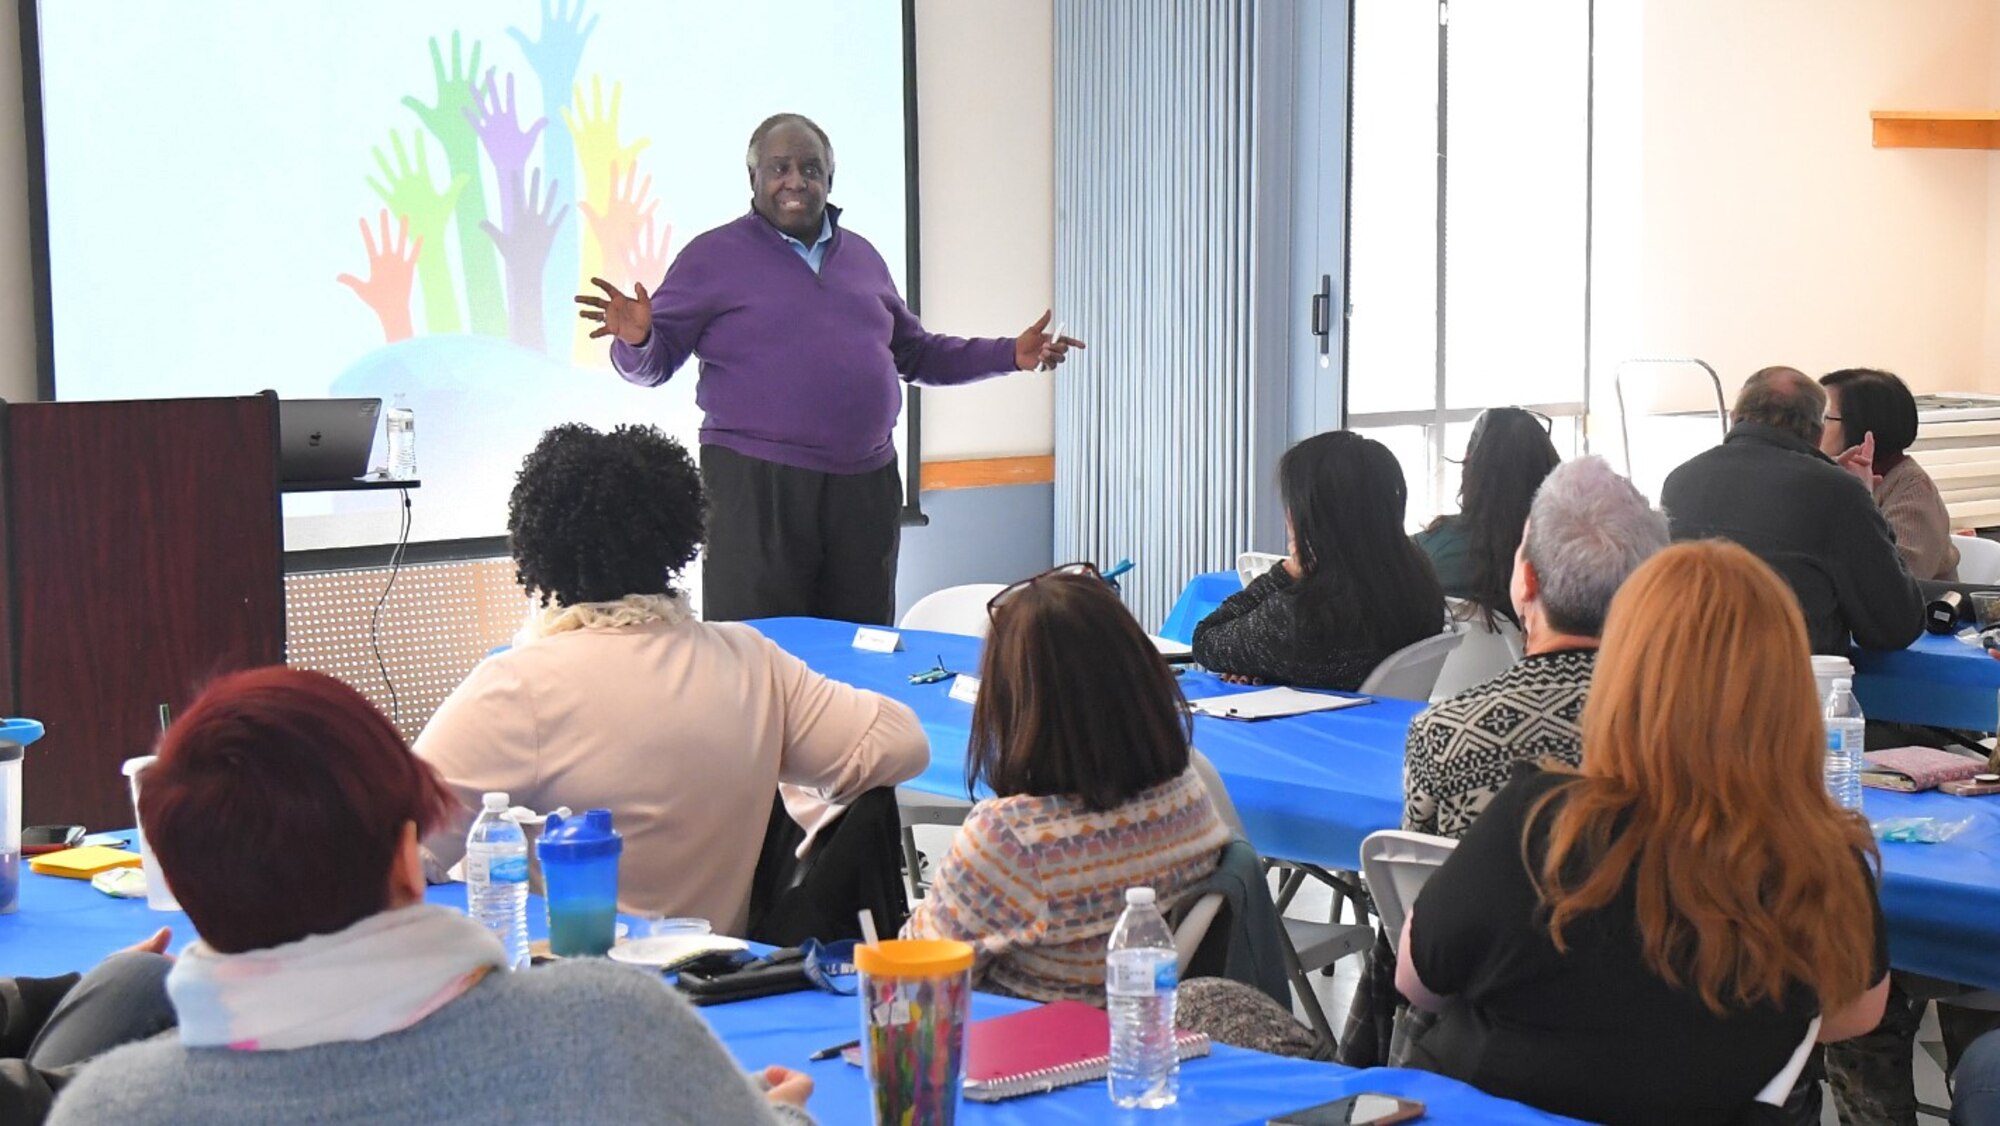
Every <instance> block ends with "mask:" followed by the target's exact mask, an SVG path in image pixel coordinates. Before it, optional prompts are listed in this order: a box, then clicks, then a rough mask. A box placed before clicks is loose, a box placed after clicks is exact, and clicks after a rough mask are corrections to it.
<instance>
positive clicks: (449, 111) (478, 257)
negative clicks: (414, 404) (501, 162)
mask: <svg viewBox="0 0 2000 1126" xmlns="http://www.w3.org/2000/svg"><path fill="white" fill-rule="evenodd" d="M431 73H432V75H433V76H434V77H435V78H436V79H437V104H436V105H426V104H424V103H423V102H421V101H419V100H417V98H416V96H415V95H410V96H408V97H405V98H404V99H403V104H404V105H406V106H408V107H410V110H411V111H412V112H414V113H415V114H416V115H417V117H418V119H420V120H421V121H422V122H423V123H424V127H425V128H426V129H429V130H430V131H431V135H432V136H434V137H436V138H437V139H438V144H439V146H440V147H442V148H443V149H444V159H445V164H446V166H447V167H449V168H450V169H451V175H452V178H453V179H454V180H463V181H465V185H466V190H465V191H463V192H462V193H461V194H460V195H459V197H458V206H457V210H458V258H459V263H460V264H461V265H462V266H463V268H464V270H465V303H466V307H467V310H468V311H469V312H470V314H471V317H472V331H474V332H477V333H481V334H483V335H486V336H505V335H507V309H506V304H505V300H504V298H503V296H502V290H501V282H500V263H499V260H498V259H497V258H496V257H495V256H494V253H493V244H492V243H491V242H490V241H488V240H487V239H486V238H484V237H482V234H481V232H480V229H479V225H480V224H481V223H484V222H485V221H486V191H485V188H484V186H483V182H482V180H481V177H480V174H479V133H478V130H476V129H474V128H473V125H472V120H471V118H470V117H469V116H468V111H471V110H474V109H475V108H476V107H477V105H478V96H477V92H476V91H475V90H474V89H473V77H474V76H475V75H477V74H478V73H479V43H478V42H477V41H476V40H475V41H474V42H473V44H472V58H471V61H470V65H467V64H466V63H465V60H464V59H463V57H462V56H461V55H460V53H459V33H458V32H456V31H454V32H452V33H451V68H450V69H449V70H446V69H445V65H444V52H443V50H442V48H441V47H440V46H439V44H438V41H437V38H436V37H435V36H433V37H432V38H431ZM437 245H439V247H440V248H442V245H443V244H441V243H440V244H437ZM426 296H428V294H427V295H426Z"/></svg>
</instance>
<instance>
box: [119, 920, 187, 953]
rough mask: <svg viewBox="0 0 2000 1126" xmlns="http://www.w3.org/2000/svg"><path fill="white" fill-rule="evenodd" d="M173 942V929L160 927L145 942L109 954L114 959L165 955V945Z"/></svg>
mask: <svg viewBox="0 0 2000 1126" xmlns="http://www.w3.org/2000/svg"><path fill="white" fill-rule="evenodd" d="M173 940H174V931H173V928H172V927H161V928H160V929H159V930H156V931H154V932H153V934H152V937H150V938H148V939H146V941H144V942H136V943H133V944H132V945H130V946H127V947H126V948H125V949H123V950H114V951H112V952H111V956H112V957H114V958H115V957H117V956H118V955H120V954H165V953H166V952H167V943H169V942H172V941H173Z"/></svg>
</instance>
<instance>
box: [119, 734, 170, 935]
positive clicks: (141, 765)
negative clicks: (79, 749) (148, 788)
mask: <svg viewBox="0 0 2000 1126" xmlns="http://www.w3.org/2000/svg"><path fill="white" fill-rule="evenodd" d="M156 757H157V756H154V755H140V756H139V757H138V758H128V759H126V760H125V767H124V770H125V781H126V783H127V784H128V785H129V786H130V788H131V790H132V824H133V825H134V826H135V827H136V829H137V831H138V834H139V867H140V870H142V871H144V872H145V873H146V906H148V907H151V908H152V909H153V910H155V911H178V910H180V909H181V905H180V901H179V900H176V899H175V898H174V892H173V889H172V888H170V887H168V886H167V877H166V873H164V872H161V871H160V862H159V861H157V860H155V859H153V844H152V842H151V841H149V840H147V839H146V827H145V826H144V825H143V824H140V821H139V786H140V782H141V778H142V776H143V775H144V774H145V771H146V768H147V767H149V766H152V765H153V762H154V760H155V758H156Z"/></svg>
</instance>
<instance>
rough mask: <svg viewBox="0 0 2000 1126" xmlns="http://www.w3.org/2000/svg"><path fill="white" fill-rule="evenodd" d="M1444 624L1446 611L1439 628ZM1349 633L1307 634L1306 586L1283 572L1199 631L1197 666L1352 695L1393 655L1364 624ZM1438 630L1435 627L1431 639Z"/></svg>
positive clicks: (1253, 586)
mask: <svg viewBox="0 0 2000 1126" xmlns="http://www.w3.org/2000/svg"><path fill="white" fill-rule="evenodd" d="M1368 609H1369V608H1367V607H1357V608H1356V610H1357V612H1358V613H1366V612H1367V611H1368ZM1443 621H1444V607H1443V606H1442V604H1440V605H1439V607H1438V622H1439V623H1440V624H1441V623H1442V622H1443ZM1348 626H1349V628H1346V629H1344V630H1342V631H1341V632H1340V633H1338V634H1327V633H1323V632H1321V631H1318V630H1313V629H1309V628H1307V627H1305V626H1304V625H1303V624H1302V623H1301V622H1300V621H1299V610H1298V582H1297V580H1295V579H1293V578H1292V576H1291V573H1290V572H1289V571H1287V570H1285V568H1284V567H1283V566H1282V565H1281V566H1277V567H1273V568H1271V569H1270V570H1269V571H1266V572H1265V573H1263V574H1261V575H1259V576H1257V577H1256V578H1254V579H1252V580H1250V585H1249V586H1247V587H1244V588H1243V589H1242V591H1240V592H1238V593H1236V594H1232V595H1230V596H1229V597H1228V598H1226V599H1224V600H1223V603H1222V605H1220V606H1217V607H1216V608H1215V609H1214V610H1213V611H1212V612H1211V613H1210V614H1209V615H1208V617H1206V618H1203V619H1202V620H1201V622H1200V624H1198V625H1196V626H1195V627H1194V659H1195V660H1197V661H1200V662H1201V664H1202V666H1203V667H1204V668H1207V669H1209V670H1210V671H1212V672H1218V673H1229V674H1233V675H1236V676H1247V677H1253V678H1255V679H1257V680H1260V681H1263V682H1265V683H1268V684H1292V685H1297V686H1298V687H1300V688H1336V689H1340V690H1341V691H1345V692H1352V691H1354V690H1355V689H1357V688H1359V687H1361V682H1362V681H1364V680H1367V679H1368V674H1369V673H1371V672H1373V671H1374V670H1375V666H1376V665H1379V664H1381V663H1382V659H1383V658H1385V657H1387V656H1388V655H1389V653H1390V652H1391V651H1390V650H1388V649H1377V648H1374V647H1372V646H1370V645H1368V644H1366V643H1365V642H1363V641H1362V640H1361V638H1360V636H1359V629H1360V626H1359V623H1358V622H1356V621H1352V620H1350V621H1349V623H1348ZM1436 629H1437V626H1436V625H1433V626H1432V627H1431V632H1435V631H1436ZM1422 637H1423V635H1422V634H1419V635H1418V636H1417V637H1412V638H1410V639H1409V640H1410V641H1418V640H1421V639H1422ZM1405 644H1408V642H1405Z"/></svg>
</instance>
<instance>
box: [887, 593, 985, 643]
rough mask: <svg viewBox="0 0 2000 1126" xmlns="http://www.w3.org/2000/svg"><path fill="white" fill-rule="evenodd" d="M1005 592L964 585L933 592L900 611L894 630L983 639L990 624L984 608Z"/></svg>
mask: <svg viewBox="0 0 2000 1126" xmlns="http://www.w3.org/2000/svg"><path fill="white" fill-rule="evenodd" d="M1005 589H1007V588H1006V587H1005V586H1004V585H1002V584H1000V583H966V584H964V585H962V586H948V587H945V588H944V589H943V590H934V591H932V592H930V593H929V594H926V595H924V596H923V597H922V598H919V599H917V604H916V605H914V606H912V607H910V608H909V609H908V610H905V611H903V620H902V621H901V622H899V623H897V626H896V628H898V629H927V630H930V631H931V632H933V633H962V634H964V635H965V636H967V637H985V636H986V631H987V630H988V629H989V628H991V627H992V624H993V619H992V618H991V617H990V616H989V615H988V614H987V613H986V604H987V603H988V602H990V601H992V599H993V596H994V595H996V594H999V593H1000V592H1001V591H1003V590H1005Z"/></svg>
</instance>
